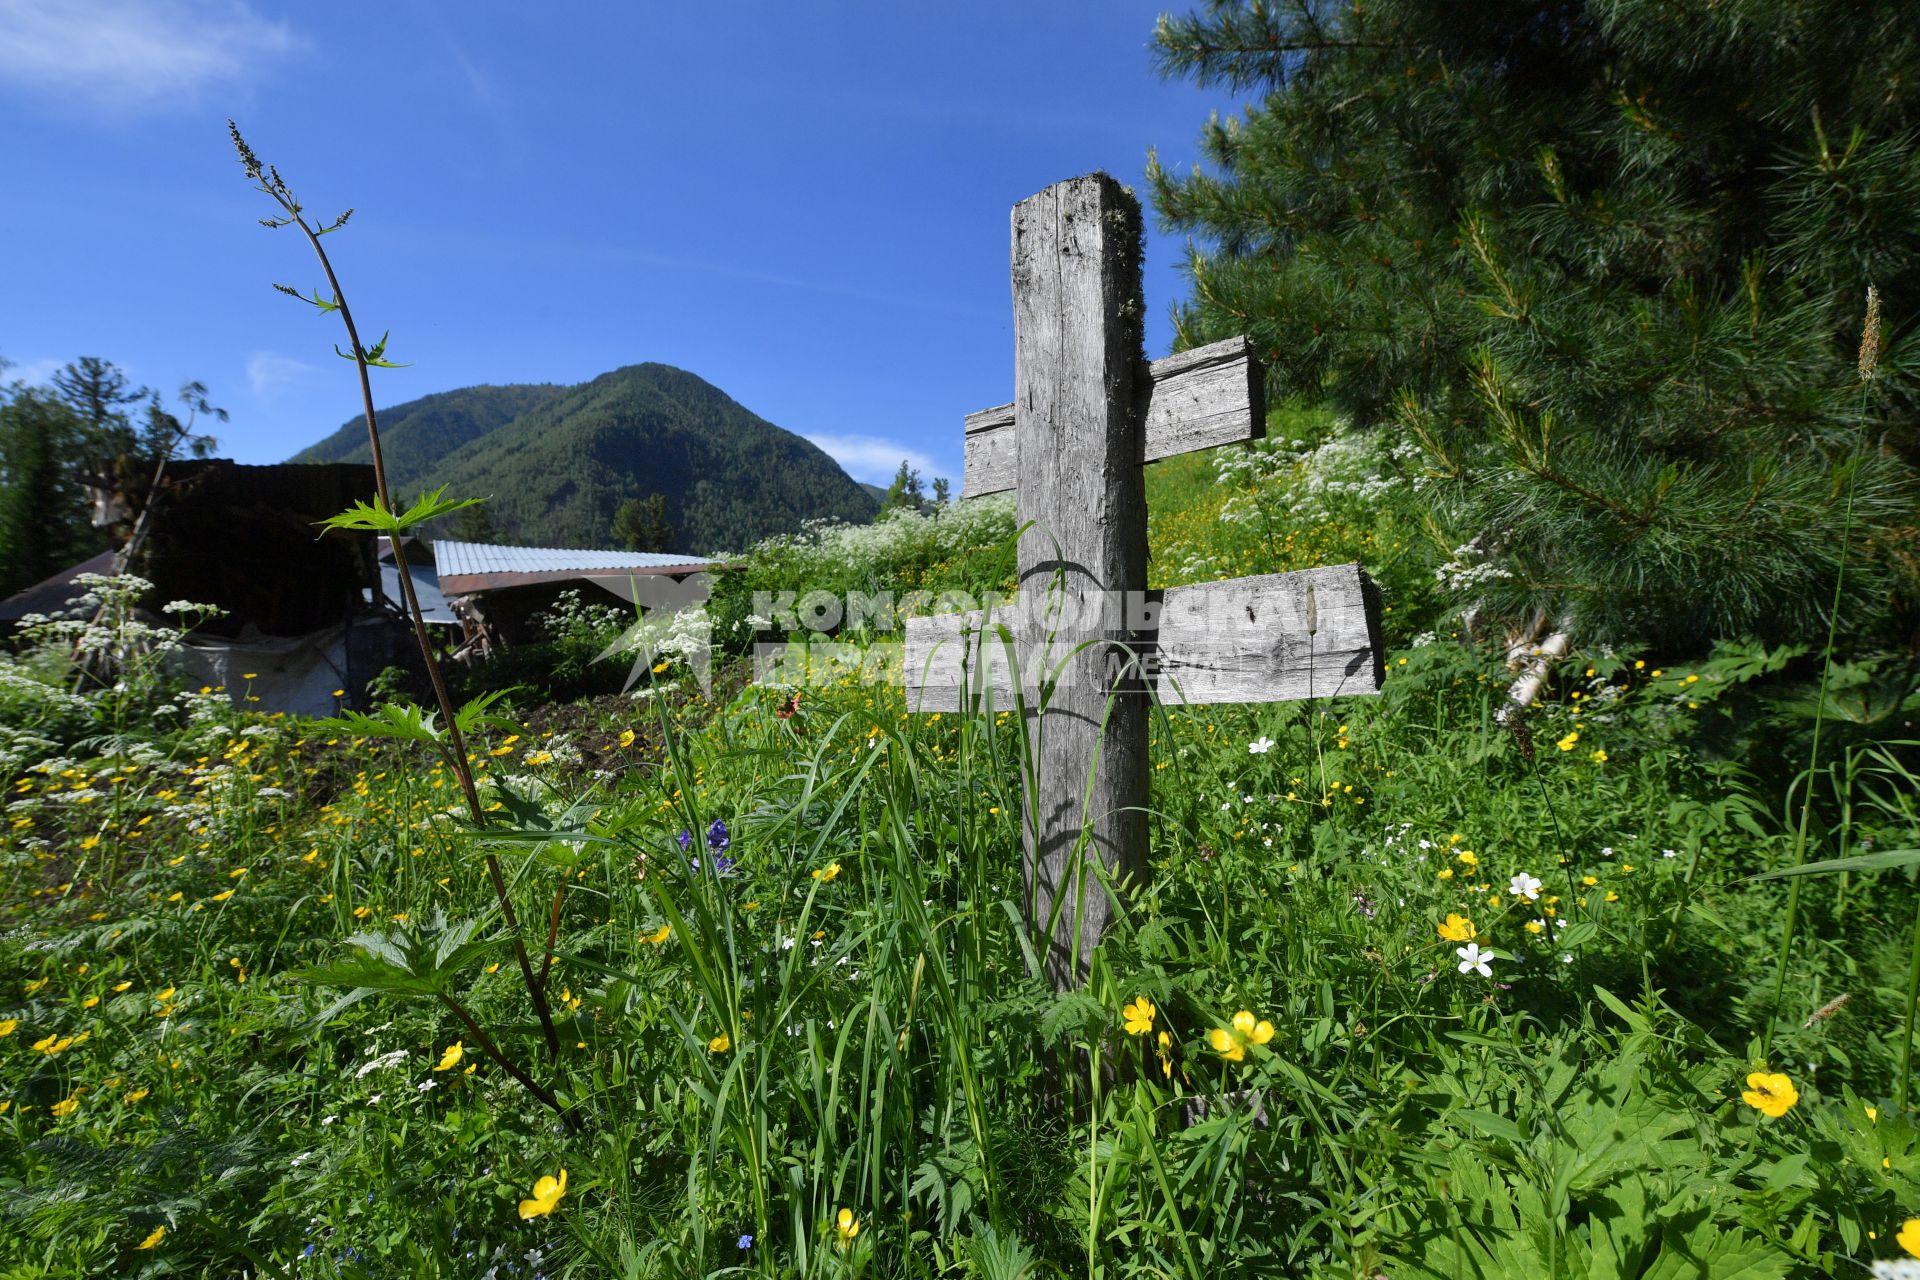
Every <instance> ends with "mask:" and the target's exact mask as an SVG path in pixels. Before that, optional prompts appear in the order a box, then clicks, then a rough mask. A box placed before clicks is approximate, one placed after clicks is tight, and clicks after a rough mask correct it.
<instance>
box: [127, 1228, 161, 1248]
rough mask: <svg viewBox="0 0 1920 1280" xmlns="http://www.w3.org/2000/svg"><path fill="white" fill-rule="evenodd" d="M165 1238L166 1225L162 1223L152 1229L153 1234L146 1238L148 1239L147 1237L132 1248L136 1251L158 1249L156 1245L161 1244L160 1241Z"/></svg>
mask: <svg viewBox="0 0 1920 1280" xmlns="http://www.w3.org/2000/svg"><path fill="white" fill-rule="evenodd" d="M166 1238H167V1228H166V1224H165V1223H162V1224H161V1225H159V1226H157V1227H155V1228H154V1229H153V1234H152V1235H150V1236H148V1237H147V1238H146V1239H145V1240H142V1241H141V1242H140V1243H139V1244H137V1245H135V1246H133V1247H134V1248H136V1249H152V1248H156V1247H158V1245H159V1244H160V1242H161V1241H162V1240H165V1239H166Z"/></svg>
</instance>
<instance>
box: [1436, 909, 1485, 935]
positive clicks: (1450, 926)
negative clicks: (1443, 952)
mask: <svg viewBox="0 0 1920 1280" xmlns="http://www.w3.org/2000/svg"><path fill="white" fill-rule="evenodd" d="M1438 928H1439V930H1440V936H1441V937H1443V938H1445V939H1446V940H1447V941H1448V942H1465V941H1467V940H1468V939H1469V938H1471V937H1473V935H1474V933H1475V932H1476V931H1475V929H1474V927H1473V921H1471V920H1469V919H1467V918H1466V917H1465V916H1463V915H1456V914H1454V913H1452V912H1448V913H1447V918H1446V920H1445V921H1443V922H1442V923H1441V924H1440V925H1439V926H1438Z"/></svg>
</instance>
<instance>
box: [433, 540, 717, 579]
mask: <svg viewBox="0 0 1920 1280" xmlns="http://www.w3.org/2000/svg"><path fill="white" fill-rule="evenodd" d="M433 559H434V564H435V566H436V567H437V568H438V569H439V571H440V576H441V577H442V578H450V577H460V576H465V575H467V574H493V573H604V572H608V571H612V572H616V573H617V572H619V571H620V570H622V569H645V570H650V571H658V570H661V569H673V568H682V567H684V568H686V569H688V570H689V571H691V570H694V569H699V568H702V567H704V566H707V565H710V564H713V563H714V562H713V561H711V560H706V559H703V558H701V557H700V556H687V555H662V554H659V553H656V552H651V551H589V550H582V549H578V548H572V547H504V546H500V545H498V544H495V543H491V542H450V541H446V540H442V541H439V542H436V543H434V544H433Z"/></svg>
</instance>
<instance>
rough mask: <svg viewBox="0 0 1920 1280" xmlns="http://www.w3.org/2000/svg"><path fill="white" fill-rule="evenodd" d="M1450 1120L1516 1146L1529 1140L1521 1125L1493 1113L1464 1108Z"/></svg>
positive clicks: (1454, 1113)
mask: <svg viewBox="0 0 1920 1280" xmlns="http://www.w3.org/2000/svg"><path fill="white" fill-rule="evenodd" d="M1449 1118H1450V1119H1453V1120H1457V1121H1459V1122H1460V1123H1462V1124H1464V1125H1466V1126H1467V1127H1468V1128H1469V1129H1476V1130H1478V1131H1479V1132H1481V1133H1484V1134H1486V1135H1487V1136H1488V1137H1492V1138H1500V1139H1503V1140H1505V1141H1507V1142H1512V1143H1515V1144H1523V1143H1525V1142H1526V1140H1527V1134H1526V1131H1525V1130H1523V1129H1522V1128H1521V1127H1520V1126H1519V1125H1517V1124H1515V1123H1514V1122H1513V1121H1511V1120H1509V1119H1507V1118H1506V1117H1505V1116H1502V1115H1495V1114H1494V1113H1493V1112H1491V1111H1481V1110H1478V1109H1477V1108H1474V1107H1462V1108H1461V1109H1460V1110H1458V1111H1455V1112H1453V1113H1452V1115H1451V1116H1450V1117H1449Z"/></svg>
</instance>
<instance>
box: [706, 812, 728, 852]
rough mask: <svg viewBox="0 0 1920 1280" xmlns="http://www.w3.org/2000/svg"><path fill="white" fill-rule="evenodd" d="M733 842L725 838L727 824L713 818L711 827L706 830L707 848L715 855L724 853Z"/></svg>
mask: <svg viewBox="0 0 1920 1280" xmlns="http://www.w3.org/2000/svg"><path fill="white" fill-rule="evenodd" d="M732 844H733V841H732V840H731V839H729V838H728V836H727V824H726V823H724V822H722V821H720V819H718V818H715V819H714V820H713V825H712V826H710V827H708V828H707V848H709V849H711V850H713V851H714V852H715V853H725V852H726V851H727V849H728V848H729V847H731V846H732Z"/></svg>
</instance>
